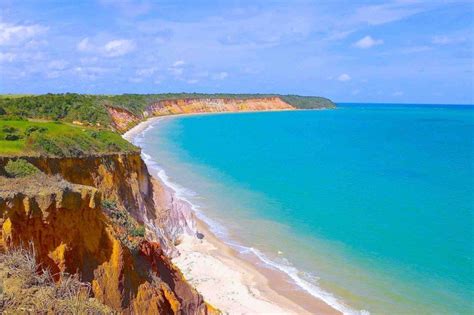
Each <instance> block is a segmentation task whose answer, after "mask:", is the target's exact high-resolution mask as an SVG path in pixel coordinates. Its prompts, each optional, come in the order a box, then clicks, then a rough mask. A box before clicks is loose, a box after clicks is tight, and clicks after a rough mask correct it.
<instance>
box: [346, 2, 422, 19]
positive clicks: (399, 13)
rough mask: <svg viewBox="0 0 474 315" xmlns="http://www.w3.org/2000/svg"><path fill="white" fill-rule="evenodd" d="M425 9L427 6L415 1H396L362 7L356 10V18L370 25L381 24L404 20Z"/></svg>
mask: <svg viewBox="0 0 474 315" xmlns="http://www.w3.org/2000/svg"><path fill="white" fill-rule="evenodd" d="M424 10H426V8H425V7H424V6H423V5H422V4H419V3H415V2H413V1H396V2H394V3H386V4H380V5H369V6H363V7H360V8H358V9H357V10H356V13H355V15H354V19H355V20H357V21H359V22H364V23H367V24H369V25H381V24H386V23H390V22H394V21H398V20H402V19H404V18H406V17H409V16H411V15H413V14H416V13H419V12H422V11H424Z"/></svg>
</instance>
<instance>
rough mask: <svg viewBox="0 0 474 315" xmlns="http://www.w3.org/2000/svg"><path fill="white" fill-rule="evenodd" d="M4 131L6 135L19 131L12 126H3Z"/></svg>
mask: <svg viewBox="0 0 474 315" xmlns="http://www.w3.org/2000/svg"><path fill="white" fill-rule="evenodd" d="M2 131H3V132H5V133H16V132H18V129H17V128H15V127H11V126H3V128H2Z"/></svg>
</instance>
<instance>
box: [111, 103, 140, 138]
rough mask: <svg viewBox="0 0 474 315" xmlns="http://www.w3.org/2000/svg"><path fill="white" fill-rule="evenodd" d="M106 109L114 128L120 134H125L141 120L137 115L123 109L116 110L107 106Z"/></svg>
mask: <svg viewBox="0 0 474 315" xmlns="http://www.w3.org/2000/svg"><path fill="white" fill-rule="evenodd" d="M106 108H107V112H108V113H109V115H110V117H111V118H112V123H113V126H114V128H115V129H117V130H118V131H120V132H124V131H126V130H128V129H130V128H131V127H133V126H135V125H136V124H137V123H138V122H139V121H140V119H141V118H140V117H137V116H136V115H134V114H132V113H131V112H129V111H128V110H125V109H123V108H116V107H111V106H107V107H106Z"/></svg>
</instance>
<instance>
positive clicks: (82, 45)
mask: <svg viewBox="0 0 474 315" xmlns="http://www.w3.org/2000/svg"><path fill="white" fill-rule="evenodd" d="M76 48H77V50H79V51H91V50H92V49H93V46H92V44H91V43H90V41H89V37H86V38H84V39H82V40H81V41H80V42H79V43H77V46H76Z"/></svg>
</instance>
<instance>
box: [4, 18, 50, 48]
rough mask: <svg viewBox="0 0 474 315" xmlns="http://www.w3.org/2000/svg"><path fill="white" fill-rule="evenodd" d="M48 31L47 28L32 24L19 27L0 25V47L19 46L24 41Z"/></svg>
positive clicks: (7, 24)
mask: <svg viewBox="0 0 474 315" xmlns="http://www.w3.org/2000/svg"><path fill="white" fill-rule="evenodd" d="M47 30H48V27H45V26H42V25H39V24H33V25H19V24H9V23H0V46H3V45H12V46H15V45H20V44H22V43H23V42H24V41H26V40H29V39H32V38H34V37H35V36H37V35H40V34H42V33H44V32H46V31H47Z"/></svg>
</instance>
